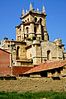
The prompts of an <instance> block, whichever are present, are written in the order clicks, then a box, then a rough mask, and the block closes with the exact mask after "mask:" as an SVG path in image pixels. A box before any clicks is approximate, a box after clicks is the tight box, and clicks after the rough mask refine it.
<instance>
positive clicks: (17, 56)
mask: <svg viewBox="0 0 66 99" xmlns="http://www.w3.org/2000/svg"><path fill="white" fill-rule="evenodd" d="M16 54H17V55H16V58H17V59H19V46H18V47H17V52H16Z"/></svg>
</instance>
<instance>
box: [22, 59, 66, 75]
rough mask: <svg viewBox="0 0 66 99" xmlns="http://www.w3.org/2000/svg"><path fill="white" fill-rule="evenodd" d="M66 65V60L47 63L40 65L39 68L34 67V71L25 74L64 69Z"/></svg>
mask: <svg viewBox="0 0 66 99" xmlns="http://www.w3.org/2000/svg"><path fill="white" fill-rule="evenodd" d="M65 65H66V60H61V61H52V62H45V63H42V64H40V65H39V66H36V67H33V68H32V69H30V70H29V71H27V72H25V73H24V74H30V73H35V72H41V71H46V70H51V69H55V68H60V67H63V66H65Z"/></svg>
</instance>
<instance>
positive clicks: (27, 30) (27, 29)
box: [26, 27, 29, 37]
mask: <svg viewBox="0 0 66 99" xmlns="http://www.w3.org/2000/svg"><path fill="white" fill-rule="evenodd" d="M26 32H27V37H28V33H29V28H28V27H26Z"/></svg>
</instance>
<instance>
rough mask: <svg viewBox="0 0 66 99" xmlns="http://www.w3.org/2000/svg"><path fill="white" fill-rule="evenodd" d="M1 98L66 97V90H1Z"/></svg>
mask: <svg viewBox="0 0 66 99" xmlns="http://www.w3.org/2000/svg"><path fill="white" fill-rule="evenodd" d="M0 99H66V92H35V93H30V92H26V93H17V92H0Z"/></svg>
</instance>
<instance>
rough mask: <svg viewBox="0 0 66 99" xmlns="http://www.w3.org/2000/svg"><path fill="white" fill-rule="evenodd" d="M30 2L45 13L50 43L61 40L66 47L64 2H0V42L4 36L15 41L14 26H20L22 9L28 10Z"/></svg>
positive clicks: (46, 0) (63, 0) (27, 0)
mask: <svg viewBox="0 0 66 99" xmlns="http://www.w3.org/2000/svg"><path fill="white" fill-rule="evenodd" d="M30 2H32V3H33V6H34V8H35V9H37V8H39V10H40V11H41V9H42V6H43V5H44V6H45V8H46V13H47V30H48V33H49V36H50V41H53V40H54V39H56V38H61V39H62V40H63V43H64V44H65V45H66V0H0V40H2V39H3V38H4V37H5V36H6V37H8V38H9V39H15V26H16V25H18V24H20V16H21V11H22V9H25V10H26V9H27V10H29V4H30Z"/></svg>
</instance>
